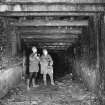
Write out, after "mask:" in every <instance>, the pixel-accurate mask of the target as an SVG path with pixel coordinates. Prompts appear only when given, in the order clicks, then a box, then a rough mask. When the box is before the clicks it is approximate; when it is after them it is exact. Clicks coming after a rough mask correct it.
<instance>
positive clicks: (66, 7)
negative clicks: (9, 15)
mask: <svg viewBox="0 0 105 105" xmlns="http://www.w3.org/2000/svg"><path fill="white" fill-rule="evenodd" d="M6 11H10V12H12V11H19V12H24V11H30V12H31V11H40V12H41V11H69V12H70V11H72V12H76V11H79V12H81V11H82V12H104V5H103V4H101V5H100V4H97V5H96V4H92V5H91V4H82V5H81V4H80V3H78V4H76V3H61V2H59V3H44V4H37V3H35V4H33V3H32V4H29V5H27V4H21V5H20V4H16V5H12V4H4V3H1V4H0V12H6Z"/></svg>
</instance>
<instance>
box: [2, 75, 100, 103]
mask: <svg viewBox="0 0 105 105" xmlns="http://www.w3.org/2000/svg"><path fill="white" fill-rule="evenodd" d="M55 83H56V85H55V86H51V85H50V84H48V86H44V85H43V83H40V86H39V87H38V88H31V90H30V91H27V90H26V84H25V83H24V82H23V81H22V82H21V83H20V84H19V86H18V87H17V88H15V89H12V90H10V91H9V93H8V94H7V95H6V96H5V97H4V98H3V99H1V100H0V105H98V103H96V102H95V99H96V96H95V95H94V94H93V93H91V92H89V91H87V89H86V88H85V87H84V86H83V84H82V83H80V82H79V83H78V82H74V81H72V80H71V77H70V75H69V74H68V75H66V76H65V77H63V78H60V79H58V80H56V81H55Z"/></svg>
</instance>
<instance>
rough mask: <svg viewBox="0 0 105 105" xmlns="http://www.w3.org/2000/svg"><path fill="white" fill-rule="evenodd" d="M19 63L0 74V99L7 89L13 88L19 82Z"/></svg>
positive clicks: (20, 68) (20, 70)
mask: <svg viewBox="0 0 105 105" xmlns="http://www.w3.org/2000/svg"><path fill="white" fill-rule="evenodd" d="M21 76H22V67H21V63H19V64H17V65H15V66H13V67H11V68H8V69H7V70H4V71H1V72H0V98H2V97H4V96H5V95H6V94H7V93H8V91H9V89H11V88H14V87H15V86H17V84H18V83H19V82H20V81H21Z"/></svg>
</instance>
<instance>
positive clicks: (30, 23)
mask: <svg viewBox="0 0 105 105" xmlns="http://www.w3.org/2000/svg"><path fill="white" fill-rule="evenodd" d="M11 25H14V26H20V27H22V26H88V21H87V20H80V21H59V20H56V21H49V22H48V21H42V20H40V21H25V22H21V23H19V22H18V23H11Z"/></svg>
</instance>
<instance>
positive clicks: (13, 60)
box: [0, 0, 105, 105]
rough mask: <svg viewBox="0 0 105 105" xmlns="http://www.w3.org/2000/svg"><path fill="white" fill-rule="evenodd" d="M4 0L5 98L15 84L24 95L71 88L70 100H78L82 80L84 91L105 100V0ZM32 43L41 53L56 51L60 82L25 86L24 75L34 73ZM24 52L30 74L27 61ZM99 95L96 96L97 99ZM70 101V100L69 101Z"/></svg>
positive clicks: (0, 89) (0, 49)
mask: <svg viewBox="0 0 105 105" xmlns="http://www.w3.org/2000/svg"><path fill="white" fill-rule="evenodd" d="M0 2H1V3H0V70H1V71H0V75H1V76H0V98H3V97H5V96H8V93H11V90H12V89H14V87H15V89H17V88H18V89H17V90H18V91H19V89H20V90H22V89H23V90H24V91H25V92H24V93H23V94H24V95H26V94H30V95H32V94H34V95H36V94H39V93H40V94H42V95H43V94H45V93H46V94H51V97H53V95H52V93H51V92H55V93H57V92H62V94H63V95H64V94H65V93H68V97H69V95H71V97H73V98H71V97H70V98H68V97H67V98H68V99H71V101H72V99H75V102H77V97H76V96H78V95H80V94H79V92H80V91H81V90H83V89H82V88H80V87H79V86H81V85H80V84H82V85H83V86H84V87H85V88H86V89H84V90H83V92H84V93H86V92H87V91H88V92H90V93H91V94H92V93H93V94H95V95H96V96H97V97H98V100H99V101H100V100H101V102H103V99H104V98H102V97H104V94H105V93H104V91H105V76H104V75H105V73H104V69H105V65H104V62H105V54H104V49H105V38H104V37H105V36H104V33H105V29H104V27H105V16H104V8H105V7H104V5H103V4H104V3H105V2H104V1H103V0H97V1H94V0H91V1H90V0H84V1H83V0H70V1H68V0H62V1H60V0H57V1H56V0H39V1H38V0H35V1H33V0H29V1H28V0H22V1H21V0H16V1H13V0H4V1H2V0H1V1H0ZM33 46H36V47H37V49H38V54H40V55H42V50H43V49H47V50H48V52H49V54H50V55H51V57H52V59H53V61H54V64H53V70H54V81H55V83H56V86H55V87H53V86H52V87H51V86H50V87H49V86H48V87H44V86H43V84H41V85H40V86H39V88H36V90H34V91H33V88H32V91H30V92H27V91H26V84H27V83H26V81H25V80H24V79H23V77H22V76H23V74H24V75H28V74H29V56H30V54H31V53H32V47H33ZM24 56H25V57H26V64H25V65H26V68H25V73H24V72H23V66H22V65H23V58H24ZM41 76H42V75H41V74H40V72H39V75H38V78H37V79H42V78H41ZM75 83H76V84H75ZM39 84H40V82H39ZM62 85H64V86H62ZM19 86H20V87H19ZM75 86H77V87H79V89H77V88H75ZM23 87H24V88H23ZM63 88H64V90H62V89H63ZM37 89H38V90H37ZM73 89H74V90H73ZM75 89H77V90H79V92H78V91H77V90H75ZM17 90H15V91H17ZM46 91H47V92H46ZM63 91H64V93H63ZM38 92H39V93H38ZM41 92H42V93H41ZM43 92H44V93H43ZM69 92H70V94H69ZM14 93H15V92H14ZM17 93H18V92H17ZM55 93H54V94H55ZM11 94H13V93H11ZM56 95H57V94H55V97H56ZM59 95H60V94H59ZM85 95H86V94H85ZM39 96H40V95H39ZM65 96H67V94H66V95H65ZM83 96H84V95H82V96H78V97H83ZM89 96H90V97H92V95H89ZM8 97H9V96H8ZM13 97H14V95H13ZM18 97H21V96H19V95H16V97H15V98H16V99H17V98H18ZM26 97H28V95H26ZM33 97H34V96H31V97H29V98H33ZM36 97H37V96H36ZM51 97H50V98H51ZM58 97H60V96H58ZM74 97H75V98H74ZM97 97H95V98H94V100H97V99H96V98H97ZM44 98H45V97H44ZM56 98H57V97H56ZM86 98H87V97H86ZM21 99H23V97H21ZM52 99H53V98H52ZM30 100H31V99H30ZM61 100H63V99H61ZM78 100H82V99H78ZM83 100H84V99H83ZM89 100H90V99H89ZM22 101H23V100H22ZM31 101H32V100H31ZM71 101H70V100H69V102H70V103H71ZM92 101H93V100H92ZM0 102H1V101H0ZM35 102H36V101H35ZM46 102H47V101H46ZM62 103H63V102H62ZM70 103H69V105H70ZM104 103H105V102H104ZM35 105H36V104H35ZM41 105H42V104H41ZM45 105H47V104H45ZM49 105H50V104H49ZM64 105H66V104H64ZM73 105H75V104H73ZM78 105H79V104H78ZM81 105H82V104H81ZM83 105H84V104H83ZM86 105H88V104H86ZM89 105H94V104H89ZM98 105H99V104H98ZM101 105H102V104H101ZM103 105H104V104H103Z"/></svg>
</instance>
